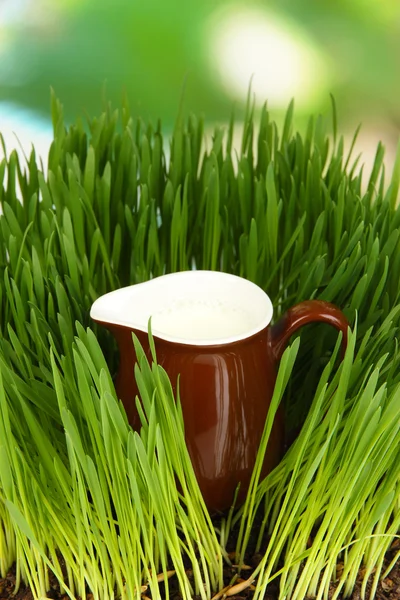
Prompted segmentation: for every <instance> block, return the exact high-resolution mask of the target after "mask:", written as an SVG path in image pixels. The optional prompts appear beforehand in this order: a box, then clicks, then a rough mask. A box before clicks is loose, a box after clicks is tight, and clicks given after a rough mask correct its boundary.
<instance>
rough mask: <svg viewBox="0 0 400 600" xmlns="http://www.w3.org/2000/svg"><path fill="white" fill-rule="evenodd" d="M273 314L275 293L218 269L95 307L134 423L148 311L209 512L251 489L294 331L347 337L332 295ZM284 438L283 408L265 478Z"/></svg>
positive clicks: (121, 293) (120, 294)
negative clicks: (113, 349) (310, 328)
mask: <svg viewBox="0 0 400 600" xmlns="http://www.w3.org/2000/svg"><path fill="white" fill-rule="evenodd" d="M272 312H273V309H272V304H271V301H270V299H269V297H268V296H267V294H265V292H264V291H263V290H262V289H261V288H259V287H258V286H257V285H255V284H254V283H251V282H249V281H247V280H246V279H243V278H241V277H236V276H234V275H229V274H227V273H220V272H215V271H184V272H180V273H173V274H170V275H164V276H162V277H157V278H155V279H152V280H150V281H148V282H146V283H141V284H138V285H133V286H129V287H126V288H121V289H119V290H116V291H114V292H110V293H109V294H106V295H104V296H101V297H100V298H99V299H98V300H96V302H95V303H94V304H93V306H92V309H91V317H92V318H93V319H94V320H95V321H97V322H99V323H102V324H103V325H105V326H106V327H107V328H108V329H110V331H111V332H112V333H113V335H114V336H115V337H116V339H117V342H118V345H119V350H120V369H119V373H118V375H117V381H116V389H117V393H118V395H119V397H120V398H121V400H122V401H123V403H124V406H125V409H126V412H127V415H128V418H129V421H130V423H131V424H132V426H133V427H134V428H138V427H139V419H138V414H137V411H136V407H135V396H136V395H137V393H138V390H137V386H136V382H135V378H134V363H135V352H134V347H133V343H132V332H135V334H136V335H137V336H138V338H139V340H140V342H141V344H142V346H143V347H144V348H145V350H146V351H147V352H148V354H149V345H148V338H147V327H148V320H149V317H151V318H152V332H153V336H154V341H155V347H156V352H157V360H158V363H159V364H160V365H162V366H163V367H164V369H165V370H166V371H167V373H168V375H169V377H170V379H171V383H172V385H173V387H174V389H175V388H176V382H177V378H178V375H180V382H179V389H180V398H181V403H182V411H183V417H184V425H185V437H186V443H187V446H188V450H189V453H190V456H191V460H192V463H193V467H194V470H195V473H196V476H197V480H198V482H199V485H200V489H201V491H202V493H203V496H204V499H205V502H206V504H207V506H208V507H209V509H211V510H224V509H226V508H229V506H230V505H231V503H232V500H233V497H234V492H235V489H236V487H237V485H238V483H239V482H240V484H241V485H240V497H239V501H240V500H241V499H243V497H244V494H245V492H246V491H247V489H248V485H249V483H250V477H251V473H252V469H253V466H254V463H255V458H256V454H257V450H258V446H259V443H260V439H261V435H262V432H263V428H264V424H265V419H266V415H267V411H268V407H269V404H270V401H271V398H272V394H273V390H274V385H275V379H276V372H277V366H278V361H279V359H280V357H281V355H282V353H283V351H284V349H285V346H286V344H287V342H288V341H289V339H290V337H291V336H292V334H293V333H294V332H295V331H296V330H297V329H298V328H299V327H302V326H303V325H306V324H307V323H312V322H316V321H323V322H325V323H329V324H330V325H333V326H334V327H335V328H336V329H338V330H340V331H341V332H342V333H343V343H344V344H346V341H347V327H348V323H347V320H346V318H345V316H344V315H343V313H342V312H341V311H340V310H339V309H338V308H336V307H335V306H333V305H332V304H329V303H327V302H322V301H318V300H309V301H306V302H301V303H300V304H297V305H296V306H294V307H293V308H291V309H289V310H288V312H287V313H286V314H285V315H284V316H283V317H282V319H281V320H280V321H279V322H278V323H277V324H276V325H273V326H271V325H270V322H271V319H272ZM283 437H284V430H283V417H282V411H281V410H278V413H277V415H276V418H275V422H274V426H273V428H272V432H271V437H270V440H269V444H268V448H267V452H266V458H265V463H264V466H263V473H262V475H266V474H267V473H268V472H269V471H271V470H272V469H273V468H274V467H275V466H276V465H277V463H278V462H279V460H280V458H281V456H282V451H283Z"/></svg>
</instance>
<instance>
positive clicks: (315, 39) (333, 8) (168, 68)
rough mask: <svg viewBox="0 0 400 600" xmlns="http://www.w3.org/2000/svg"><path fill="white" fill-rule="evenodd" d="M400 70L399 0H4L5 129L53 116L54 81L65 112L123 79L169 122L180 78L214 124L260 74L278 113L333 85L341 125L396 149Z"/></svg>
mask: <svg viewBox="0 0 400 600" xmlns="http://www.w3.org/2000/svg"><path fill="white" fill-rule="evenodd" d="M399 70H400V2H399V0H380V1H377V0H325V1H324V0H297V2H293V1H290V0H279V1H278V0H275V1H272V0H271V1H269V2H256V1H251V0H250V1H248V0H247V1H246V2H240V1H237V2H231V1H227V0H219V1H218V0H216V1H215V0H214V1H213V2H211V0H142V1H137V0H0V129H1V128H2V125H3V129H4V127H6V129H7V127H8V128H9V129H10V128H12V127H14V129H15V128H16V129H18V124H21V123H25V125H26V127H25V129H24V131H25V132H27V127H28V125H29V126H32V127H34V130H33V134H32V135H36V134H38V132H40V131H43V130H44V129H45V128H46V126H48V119H49V113H50V101H49V88H50V86H52V87H53V88H54V89H55V91H56V94H57V95H58V96H59V97H60V98H61V100H62V102H63V103H64V106H65V111H66V117H67V119H69V120H72V119H73V118H75V117H76V116H77V115H78V114H80V115H82V114H84V113H85V112H88V113H89V114H95V113H98V112H99V111H100V110H101V106H102V102H101V98H102V97H103V96H104V95H106V96H107V98H109V99H111V100H112V101H113V104H115V105H116V106H118V104H119V103H120V100H121V95H122V91H123V90H125V91H126V93H127V95H128V97H129V99H130V104H131V108H132V110H133V111H134V112H135V113H139V114H141V115H142V116H143V117H145V118H148V117H149V118H151V119H156V118H158V117H161V119H162V121H163V123H164V124H165V125H166V126H167V128H169V127H171V126H172V123H173V121H174V118H175V116H176V113H177V110H178V105H179V101H180V97H181V95H182V90H183V87H184V82H186V83H185V94H184V105H185V108H186V110H187V111H196V112H200V113H203V114H204V115H205V117H206V119H207V121H208V122H209V123H214V122H221V121H225V120H226V119H227V117H228V115H229V112H230V110H231V106H232V103H233V102H235V103H236V105H238V106H239V108H240V106H241V105H243V103H244V102H245V98H246V93H247V89H248V84H249V80H250V78H251V77H252V76H253V86H252V87H253V90H254V92H255V94H256V98H257V101H258V102H259V103H262V102H263V101H264V100H266V99H267V100H268V101H269V104H270V106H271V108H272V109H273V111H274V113H275V114H276V115H277V116H278V118H279V115H280V114H282V112H283V110H284V108H285V107H286V106H287V104H288V102H289V100H290V98H291V97H293V96H294V97H295V99H296V114H297V118H298V119H299V121H301V120H302V118H303V117H304V116H305V115H308V114H310V113H311V112H320V111H327V109H328V106H329V103H330V99H329V94H330V93H333V95H334V96H335V98H336V101H337V105H338V109H339V116H340V127H341V129H346V128H348V129H349V130H352V129H354V128H355V127H356V126H357V125H358V123H359V122H360V121H362V122H363V123H364V129H365V132H366V138H365V139H366V140H367V139H374V140H375V138H383V139H384V141H385V142H386V144H387V145H388V147H389V150H390V149H391V147H392V146H393V145H395V140H396V139H397V137H398V133H399V123H400V103H399V102H398V97H399V93H400V77H399ZM104 90H105V91H104ZM27 109H28V112H26V110H27ZM35 127H36V129H35ZM10 130H11V129H10ZM365 144H367V141H366V142H365Z"/></svg>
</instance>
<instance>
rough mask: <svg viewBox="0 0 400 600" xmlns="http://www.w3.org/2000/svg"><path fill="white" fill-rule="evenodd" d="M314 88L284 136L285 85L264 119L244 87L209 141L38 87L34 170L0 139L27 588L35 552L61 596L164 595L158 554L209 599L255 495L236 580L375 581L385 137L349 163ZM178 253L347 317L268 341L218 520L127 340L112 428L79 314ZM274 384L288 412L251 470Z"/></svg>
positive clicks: (386, 401) (1, 510)
mask: <svg viewBox="0 0 400 600" xmlns="http://www.w3.org/2000/svg"><path fill="white" fill-rule="evenodd" d="M333 110H334V119H333V131H332V132H331V133H330V125H329V123H327V121H326V119H323V118H318V119H314V118H311V119H310V122H309V126H308V128H307V131H306V134H305V135H304V136H300V135H299V134H297V133H296V132H293V131H292V118H293V106H292V105H291V106H290V107H289V109H288V112H287V116H286V120H285V123H284V127H283V129H282V131H281V132H279V131H278V129H277V126H276V124H275V123H274V122H273V121H271V120H270V117H269V114H268V111H267V109H266V108H265V109H264V110H263V111H262V114H261V117H260V119H259V121H258V122H257V123H255V121H254V118H253V109H252V103H251V99H249V103H248V108H247V112H246V115H245V119H244V126H243V133H242V142H241V148H240V150H236V149H234V147H233V138H234V127H235V123H234V119H233V117H232V118H231V120H230V122H229V125H228V126H227V127H226V128H218V129H216V130H215V132H214V134H213V136H212V139H211V141H210V140H208V141H206V139H205V134H204V129H205V125H204V122H203V120H202V119H201V118H199V117H196V116H194V115H192V116H190V117H188V118H187V119H184V118H183V117H182V116H181V117H180V118H179V119H178V120H177V124H176V127H175V130H174V133H173V137H172V139H171V140H164V139H163V135H162V129H161V126H160V124H157V125H156V126H153V125H151V124H148V123H144V122H142V121H141V120H140V119H135V118H133V117H132V116H131V115H130V111H129V107H128V106H127V105H126V104H125V105H123V106H122V109H121V110H120V111H113V110H112V109H111V108H110V107H107V109H106V111H105V112H104V114H102V115H101V116H100V117H99V118H96V119H91V120H89V121H88V123H87V124H83V123H82V122H80V121H77V122H76V124H75V125H73V126H72V127H70V128H69V129H66V128H65V126H64V121H63V114H62V108H61V106H60V104H59V102H58V101H57V100H56V99H55V98H54V97H53V99H52V115H53V124H54V142H53V144H52V147H51V149H50V153H49V157H48V165H47V170H46V169H43V168H42V167H41V166H40V165H38V161H37V160H36V156H35V152H34V150H32V153H31V155H30V157H27V159H26V162H25V163H24V162H22V161H20V160H19V158H18V156H17V154H16V153H15V152H12V153H11V154H10V155H9V156H8V157H7V158H6V159H5V160H3V162H2V163H1V165H0V182H1V186H0V205H1V209H2V215H1V216H0V270H1V275H0V281H1V284H0V374H1V381H0V576H4V575H5V573H6V571H7V569H8V568H9V567H10V566H11V564H12V563H13V562H14V561H16V567H17V581H18V582H20V581H22V580H23V581H26V582H28V583H29V584H30V585H31V586H32V591H33V594H34V596H35V598H38V599H39V598H41V597H43V596H46V591H47V590H48V588H49V569H50V570H52V571H53V573H54V574H55V575H56V577H57V579H58V580H59V582H60V585H61V587H62V588H63V589H64V590H65V593H67V594H68V595H69V596H70V597H71V598H75V597H77V596H81V597H83V598H84V597H85V596H86V594H87V593H88V591H91V592H92V593H93V594H94V596H95V598H99V599H101V600H107V599H108V598H110V599H111V598H114V597H122V598H128V599H130V598H140V595H141V591H142V586H148V592H151V594H152V597H153V598H157V597H166V598H168V597H169V585H168V580H167V577H168V576H169V575H171V574H170V573H169V571H171V570H173V571H175V573H174V574H173V575H172V577H173V578H174V581H175V582H176V581H177V583H178V585H179V588H180V590H181V593H182V596H183V598H184V599H185V600H186V599H188V598H191V597H192V596H193V595H194V594H196V595H200V596H201V598H202V599H203V600H207V599H208V598H211V597H212V596H213V594H214V593H216V592H218V590H220V589H221V588H222V587H223V578H222V569H223V565H224V562H229V557H228V555H227V553H228V552H230V551H231V550H233V549H234V547H233V546H232V544H233V543H234V542H233V539H234V531H238V532H239V535H238V538H237V542H236V559H237V561H238V562H239V569H240V565H241V564H242V563H243V560H244V557H245V555H246V550H247V548H248V544H249V539H250V533H251V532H252V531H254V523H255V518H256V514H258V515H261V519H262V525H261V528H260V527H258V529H257V535H258V543H257V550H260V551H262V552H263V559H262V561H261V563H260V565H259V566H258V567H257V570H256V572H255V574H254V577H255V578H256V583H255V585H256V591H255V597H256V598H257V599H258V598H262V597H263V593H264V590H265V587H266V585H267V584H268V582H269V581H271V579H273V578H274V577H276V576H277V574H279V575H280V576H281V580H280V586H281V598H282V599H283V598H292V599H294V600H302V599H303V598H304V596H305V595H306V594H311V595H312V594H313V595H315V596H317V598H318V599H321V600H322V599H323V598H327V594H328V589H329V584H330V582H331V580H332V579H333V580H335V581H337V585H338V587H337V593H336V597H337V596H338V594H339V593H340V592H342V591H344V592H346V594H348V593H350V592H351V590H352V589H353V587H354V585H355V582H356V578H357V573H358V570H359V568H360V566H363V567H364V573H365V575H364V582H363V587H362V593H363V595H364V594H365V592H366V583H367V579H368V577H369V576H370V575H371V576H372V585H373V586H376V585H377V583H378V580H379V577H380V576H381V575H382V569H383V560H384V556H385V553H386V552H387V550H388V548H389V547H390V545H391V543H392V541H393V539H394V538H395V536H396V535H397V533H398V531H399V529H400V468H399V466H398V465H399V464H400V456H399V444H398V441H399V436H400V433H399V426H400V390H399V384H400V374H399V368H398V367H399V350H398V343H397V338H398V335H399V326H400V299H399V290H400V284H399V281H400V251H399V250H400V240H399V238H400V234H399V225H400V209H398V208H397V204H396V200H397V196H398V189H399V181H400V153H399V157H398V159H397V161H396V166H395V170H394V173H393V174H392V175H391V176H389V177H388V176H386V177H385V169H384V162H383V159H384V151H383V148H382V147H381V146H378V148H377V153H376V159H375V165H374V168H373V170H372V173H371V174H370V176H369V178H368V179H367V178H366V177H365V176H364V178H363V176H362V172H359V171H358V170H357V162H358V160H357V159H356V158H355V159H353V158H352V157H351V156H350V155H349V154H345V152H344V143H343V139H342V138H341V137H339V136H338V134H337V131H336V114H335V108H333ZM168 144H169V146H168ZM168 147H169V151H168V152H166V149H167V148H168ZM193 265H196V267H197V268H204V269H217V270H223V271H227V272H230V273H236V274H239V275H242V276H244V277H247V278H249V279H251V280H252V281H254V282H256V283H257V284H258V285H260V286H261V287H262V288H263V289H265V290H266V291H267V292H268V294H269V295H270V297H271V299H272V301H273V303H274V306H275V307H276V318H277V317H278V316H279V315H280V314H281V313H282V312H283V311H284V310H285V309H286V308H288V307H289V306H291V305H292V304H294V303H295V302H297V301H301V300H304V299H309V298H320V299H324V300H328V301H331V302H334V303H336V304H337V305H338V306H340V307H341V308H342V309H343V310H344V312H345V313H346V315H347V317H348V318H349V321H350V323H351V325H352V328H353V333H352V334H351V336H350V342H349V348H348V351H347V353H346V357H345V360H344V361H343V363H341V364H340V366H338V364H339V359H338V351H339V347H340V340H337V339H336V335H335V333H334V332H332V331H331V330H330V329H329V328H325V327H324V326H315V327H309V328H306V329H305V330H304V331H303V333H302V334H301V343H300V344H299V341H298V340H296V342H295V343H293V344H292V346H291V347H290V348H288V350H287V351H286V353H285V354H284V357H283V358H282V361H281V365H280V371H279V374H278V380H277V385H276V389H275V396H274V401H273V403H272V405H273V408H272V409H271V411H270V414H269V416H268V418H267V422H266V426H265V431H264V436H263V440H262V442H261V445H260V452H259V457H258V463H257V465H256V468H255V471H254V475H253V479H252V485H251V488H250V491H249V494H248V497H247V500H246V502H245V504H244V506H243V507H241V508H240V509H237V510H232V511H231V513H230V514H229V515H227V516H226V518H225V519H223V520H222V522H221V525H220V527H219V528H218V530H215V529H214V526H213V523H212V522H211V520H210V517H209V515H208V513H207V510H206V508H205V506H204V503H203V500H202V498H201V495H200V492H199V489H198V486H197V483H196V480H195V477H194V474H193V470H192V467H191V464H190V460H189V456H188V453H187V450H186V447H185V443H184V433H183V422H182V414H181V410H180V405H179V399H178V401H177V402H176V401H175V399H174V398H173V393H172V388H171V385H170V382H169V380H168V377H167V376H166V374H165V372H164V371H163V369H162V368H161V367H160V366H158V365H157V364H156V363H155V362H154V363H153V364H149V363H148V362H147V360H146V359H145V357H144V356H143V352H142V350H141V348H140V346H139V345H138V344H137V343H136V344H137V346H136V348H137V353H138V358H139V364H138V366H137V368H136V376H137V381H138V384H139V389H140V396H141V401H142V406H143V409H142V411H141V422H142V427H141V430H140V432H133V431H132V430H131V429H130V427H129V425H128V423H127V419H126V415H125V413H124V410H123V408H122V406H121V403H120V402H119V401H118V399H117V398H116V395H115V390H114V386H113V382H112V376H113V374H114V373H115V369H116V364H117V363H116V361H117V355H116V348H115V344H114V343H113V340H112V339H111V338H110V337H109V335H108V334H107V333H106V332H105V331H104V330H102V329H101V328H96V327H95V326H94V324H93V323H91V322H90V319H89V309H90V306H91V304H92V302H93V301H94V300H95V299H96V298H97V297H98V296H99V295H100V294H103V293H106V292H108V291H110V290H112V289H115V288H117V287H120V286H124V285H128V284H132V283H137V282H141V281H145V280H147V279H149V278H150V277H154V276H157V275H161V274H163V273H166V272H172V271H176V270H182V269H187V268H191V267H192V266H193ZM282 398H283V400H282ZM280 401H283V402H284V403H285V413H286V420H287V423H288V428H289V429H295V428H300V433H299V435H298V437H297V438H296V440H295V442H294V443H293V445H292V446H291V447H290V449H289V450H288V452H287V453H286V455H285V457H284V458H283V460H282V461H281V463H280V464H279V465H278V467H277V468H276V469H275V471H274V472H273V473H271V474H270V475H269V476H268V477H267V478H266V479H264V480H260V477H259V466H260V464H261V461H262V457H263V453H264V452H265V447H266V444H267V441H268V435H269V430H270V426H271V422H272V418H273V409H274V407H276V406H277V404H278V402H280ZM138 406H139V408H140V405H138ZM264 534H265V535H264ZM266 534H268V537H267V538H266ZM265 539H267V540H268V542H267V543H266V542H265ZM394 558H396V557H394ZM337 565H340V566H341V567H342V568H341V571H340V572H338V574H337ZM244 573H246V572H245V571H243V573H242V575H243V574H244ZM192 574H193V575H192ZM243 576H244V577H246V575H243ZM162 578H164V579H165V580H166V581H167V583H166V584H164V583H162V582H160V579H162ZM169 581H172V579H171V580H169ZM363 597H364V596H363Z"/></svg>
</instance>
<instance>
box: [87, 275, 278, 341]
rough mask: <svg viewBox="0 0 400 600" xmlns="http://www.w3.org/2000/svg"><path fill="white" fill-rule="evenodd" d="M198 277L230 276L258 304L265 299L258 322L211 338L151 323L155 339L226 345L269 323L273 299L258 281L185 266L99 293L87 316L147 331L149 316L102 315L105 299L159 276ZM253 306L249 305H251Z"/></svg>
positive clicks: (153, 283) (155, 280)
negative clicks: (142, 320) (185, 334)
mask: <svg viewBox="0 0 400 600" xmlns="http://www.w3.org/2000/svg"><path fill="white" fill-rule="evenodd" d="M196 276H197V277H200V278H211V279H212V278H215V279H219V280H222V279H225V280H226V281H227V280H231V281H235V282H237V283H239V285H241V286H243V287H244V286H245V287H247V288H248V290H249V291H251V292H252V293H253V296H254V298H255V297H256V296H258V298H257V300H258V303H259V304H260V300H261V302H262V303H264V307H263V309H264V315H263V317H262V318H260V319H259V321H258V322H257V324H256V325H255V326H253V327H251V328H249V329H247V330H246V331H243V332H242V333H240V334H235V335H228V336H223V337H218V338H210V337H204V338H203V337H201V338H198V337H196V338H186V337H181V336H178V335H172V334H169V333H165V332H163V331H160V330H159V329H157V328H155V327H153V326H152V327H151V332H152V335H153V336H154V337H156V338H158V339H161V340H164V341H167V342H170V343H176V344H183V345H186V346H223V345H227V344H232V343H235V342H239V341H243V340H246V339H248V338H250V337H253V336H254V335H256V334H257V333H260V332H261V331H263V330H264V329H265V328H266V327H268V325H269V324H270V323H271V320H272V315H273V306H272V302H271V299H270V297H269V296H268V294H267V293H266V292H265V291H264V290H263V289H262V288H261V287H260V286H258V285H257V284H255V283H254V282H252V281H250V280H248V279H246V278H244V277H240V276H239V275H233V274H232V273H225V272H223V271H211V270H200V269H199V270H187V271H177V272H174V273H167V274H165V275H160V276H158V277H154V278H152V279H149V280H148V281H144V282H142V283H136V284H132V285H129V286H124V287H122V288H118V289H117V290H113V291H111V292H108V293H106V294H103V295H101V296H99V297H98V298H97V299H96V300H95V301H94V303H93V304H92V306H91V309H90V317H91V318H92V319H93V320H94V321H95V322H97V323H100V324H103V325H110V326H113V325H114V326H118V327H125V328H127V329H129V330H131V331H134V330H137V331H141V332H144V333H147V332H148V325H149V319H147V321H146V323H145V324H144V323H138V322H135V321H132V320H129V319H123V318H119V316H118V318H115V317H114V318H112V319H110V318H105V317H104V312H105V311H104V306H105V304H107V302H109V301H110V300H112V299H114V300H117V299H118V298H119V297H122V296H125V295H126V294H128V293H129V290H131V292H132V293H133V292H138V291H139V288H140V289H141V290H143V288H144V287H145V286H146V287H151V286H156V285H159V283H160V280H164V281H165V280H166V279H167V278H168V279H169V280H173V279H184V278H192V277H193V278H194V277H196ZM251 308H252V307H250V309H251ZM149 316H151V315H149Z"/></svg>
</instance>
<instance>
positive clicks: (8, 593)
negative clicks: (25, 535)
mask: <svg viewBox="0 0 400 600" xmlns="http://www.w3.org/2000/svg"><path fill="white" fill-rule="evenodd" d="M396 546H397V545H396ZM397 551H398V548H397V547H395V548H394V549H393V550H390V551H389V552H388V555H387V559H386V566H387V565H388V564H389V563H390V561H391V560H392V559H393V556H394V552H397ZM261 558H262V557H261V555H258V556H257V555H254V556H253V557H252V559H251V560H250V561H249V562H250V564H251V565H252V566H253V567H255V566H256V565H257V563H258V562H259V561H260V560H261ZM338 568H339V570H340V565H339V566H338ZM235 573H236V571H235V569H234V568H230V567H227V568H226V569H225V571H224V575H225V580H226V584H227V585H228V584H229V582H230V581H231V580H232V577H233V576H234V575H235ZM243 573H245V575H244V576H245V577H246V578H247V577H249V576H250V573H251V571H250V570H248V571H245V572H243ZM362 579H363V572H362V571H360V577H359V581H358V582H357V585H356V587H355V589H354V591H353V593H352V595H351V596H350V597H348V600H361V584H362ZM238 582H240V580H238V579H237V580H236V582H235V583H238ZM50 585H51V589H50V590H49V591H48V593H47V597H48V598H51V599H52V600H69V598H68V596H66V595H65V594H63V593H61V592H60V588H59V586H58V583H57V581H56V579H55V578H51V579H50ZM160 587H161V586H160ZM169 587H170V598H171V600H180V599H181V596H180V595H179V592H178V590H177V589H176V590H174V578H173V577H172V578H171V579H170V580H169ZM335 589H336V586H335V584H334V583H332V585H331V589H330V593H329V598H332V597H333V594H334V592H335ZM252 596H253V591H252V590H251V588H247V589H245V590H243V591H241V592H240V594H238V595H233V596H230V597H229V598H227V600H251V598H252ZM278 596H279V583H278V582H275V581H274V582H272V583H271V584H270V586H268V588H267V592H266V594H265V596H264V600H277V599H278ZM146 598H149V596H145V595H144V596H143V600H146ZM222 598H223V595H222V594H221V596H220V600H222ZM366 598H367V600H372V598H370V586H369V587H368V591H367V596H366ZM0 599H2V600H3V599H4V600H33V594H32V592H31V590H30V588H29V587H27V586H23V585H21V586H20V589H19V590H18V592H17V593H15V569H11V570H10V572H9V573H7V576H6V577H5V578H4V579H0ZM340 599H341V600H342V599H343V596H342V595H340ZM87 600H93V596H92V594H90V593H88V594H87ZM149 600H150V599H149ZM196 600H197V599H196ZM304 600H311V598H310V597H306V598H305V599H304ZM375 600H400V560H399V561H397V563H396V564H395V566H394V567H393V569H392V571H391V572H390V573H389V575H388V576H387V577H386V578H385V579H383V580H382V581H381V582H380V583H379V586H378V589H377V592H376V594H375Z"/></svg>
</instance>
